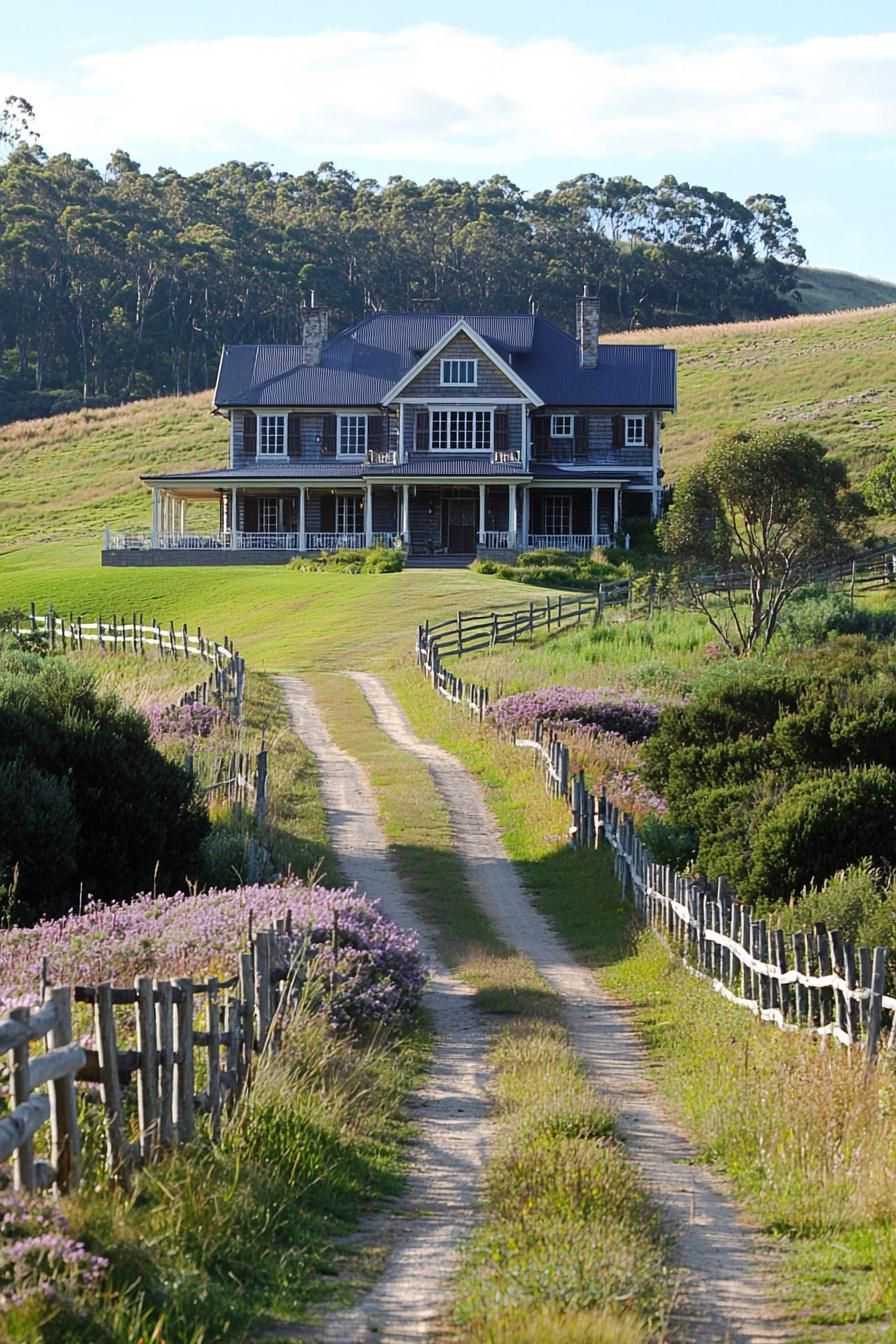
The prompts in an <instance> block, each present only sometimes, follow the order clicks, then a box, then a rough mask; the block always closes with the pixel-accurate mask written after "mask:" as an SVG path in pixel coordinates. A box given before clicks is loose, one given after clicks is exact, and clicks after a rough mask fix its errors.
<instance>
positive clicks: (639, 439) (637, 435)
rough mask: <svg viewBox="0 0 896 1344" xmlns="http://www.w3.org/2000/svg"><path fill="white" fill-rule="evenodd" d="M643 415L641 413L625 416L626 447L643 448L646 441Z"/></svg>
mask: <svg viewBox="0 0 896 1344" xmlns="http://www.w3.org/2000/svg"><path fill="white" fill-rule="evenodd" d="M644 421H645V417H644V416H643V415H627V416H626V417H625V446H626V448H643V447H644V445H645V444H646V442H647V431H646V429H645V426H644Z"/></svg>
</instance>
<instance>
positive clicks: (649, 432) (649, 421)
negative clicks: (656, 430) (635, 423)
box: [644, 415, 653, 448]
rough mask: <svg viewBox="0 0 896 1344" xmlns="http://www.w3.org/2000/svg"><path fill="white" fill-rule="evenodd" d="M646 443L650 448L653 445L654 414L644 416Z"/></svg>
mask: <svg viewBox="0 0 896 1344" xmlns="http://www.w3.org/2000/svg"><path fill="white" fill-rule="evenodd" d="M644 443H645V445H646V446H647V447H648V448H652V447H653V416H652V415H645V417H644Z"/></svg>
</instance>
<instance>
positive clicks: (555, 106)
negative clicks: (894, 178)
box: [0, 23, 896, 172]
mask: <svg viewBox="0 0 896 1344" xmlns="http://www.w3.org/2000/svg"><path fill="white" fill-rule="evenodd" d="M0 89H6V90H11V91H15V92H16V93H20V94H22V95H24V96H26V97H29V98H31V99H32V100H33V102H34V104H35V107H36V109H37V113H38V126H39V129H40V131H41V135H42V138H43V141H44V143H45V144H46V146H47V148H48V149H50V150H57V149H69V150H71V151H72V152H73V153H77V154H86V155H87V156H89V157H91V158H93V159H94V161H95V162H97V163H98V164H100V163H102V162H104V161H105V158H106V157H107V156H108V153H109V152H110V151H111V150H112V149H113V148H116V147H122V148H124V149H127V150H128V151H129V152H130V153H133V154H135V155H136V157H138V158H142V159H145V160H146V166H147V167H149V168H152V167H155V165H156V164H157V163H159V162H166V161H168V162H172V163H174V164H179V163H181V162H183V160H184V158H185V157H187V156H188V157H189V159H190V161H191V162H194V163H195V162H196V161H197V160H199V161H202V162H205V163H211V162H212V161H213V160H219V159H223V158H264V159H268V160H270V161H271V162H274V163H276V164H277V165H278V166H285V164H286V163H287V162H288V163H289V164H291V165H292V166H299V165H304V164H306V163H309V162H317V161H319V160H321V159H334V160H336V161H338V162H339V163H340V164H347V165H350V166H353V165H358V164H362V163H363V162H364V161H371V160H375V161H379V162H389V163H390V164H393V165H394V167H395V170H396V171H400V170H401V168H402V165H403V164H404V163H408V162H417V163H420V162H424V163H427V164H431V165H432V169H433V171H434V172H439V171H444V170H446V169H447V170H449V171H456V170H457V169H454V167H453V166H454V165H481V166H482V167H483V169H486V170H488V171H491V170H493V169H497V168H499V167H500V168H506V169H507V170H508V171H512V170H513V169H514V168H516V167H518V166H519V165H520V164H525V163H527V162H528V161H532V160H536V159H547V160H553V161H559V160H567V161H568V160H570V159H578V160H580V161H581V162H583V163H594V162H595V161H596V160H599V159H600V158H606V157H607V156H609V155H612V157H613V158H614V159H615V160H616V161H618V160H619V158H620V156H621V155H624V156H625V157H626V159H627V160H628V161H630V162H632V163H633V165H634V164H636V163H637V162H638V161H639V160H646V159H650V158H653V157H654V156H655V155H658V154H661V153H662V154H666V155H668V154H669V153H670V151H671V152H678V151H681V150H685V151H687V152H688V153H690V152H692V151H711V150H714V149H727V150H729V151H734V152H736V151H737V150H738V148H745V147H748V146H750V147H754V148H755V147H756V146H757V145H758V146H760V147H761V146H767V147H769V148H775V149H779V150H783V151H785V152H794V153H803V152H806V151H808V150H811V149H813V148H816V147H817V146H819V145H820V144H824V143H825V142H827V141H831V140H842V139H843V138H844V137H846V138H848V139H849V140H851V141H855V140H860V141H864V142H868V141H875V142H878V143H880V142H882V141H884V140H890V139H891V137H892V134H893V127H894V125H896V33H885V34H877V35H873V36H871V35H869V36H855V37H846V38H825V37H816V38H809V39H806V40H804V41H801V42H797V43H792V44H789V45H783V44H779V45H773V44H770V43H767V42H763V41H761V40H758V39H745V38H738V37H725V38H718V39H716V40H714V41H712V42H708V43H706V44H705V45H703V46H701V47H699V48H696V49H690V50H686V49H682V48H675V47H650V48H644V49H641V50H639V51H635V52H627V53H618V52H614V53H609V52H601V51H599V50H588V49H585V48H583V47H582V45H581V44H579V43H576V42H574V41H571V40H568V39H566V38H556V39H551V40H533V41H520V42H514V41H513V40H511V39H507V40H499V39H497V38H493V37H486V36H482V35H477V34H473V33H469V32H465V31H462V30H460V29H457V28H451V27H446V26H443V25H440V24H433V23H427V24H422V25H420V26H417V27H413V28H407V29H404V30H402V31H400V32H397V33H394V34H380V33H364V32H336V31H328V32H321V33H319V34H317V35H315V36H311V37H284V38H269V37H243V38H239V37H223V38H217V39H213V38H210V39H208V40H207V41H183V42H176V41H175V42H163V43H158V44H155V45H152V46H145V47H141V48H137V49H135V50H131V51H120V52H107V53H103V54H102V55H94V56H90V57H87V58H84V59H81V60H79V61H77V62H75V63H74V64H73V66H72V67H71V69H70V71H69V72H67V75H66V78H65V80H64V81H62V80H60V81H56V82H52V81H50V80H48V79H44V80H42V81H41V82H40V84H32V83H30V82H29V81H27V80H19V79H17V78H16V76H15V75H14V74H3V73H0Z"/></svg>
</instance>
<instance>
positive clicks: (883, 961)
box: [865, 947, 887, 1064]
mask: <svg viewBox="0 0 896 1344" xmlns="http://www.w3.org/2000/svg"><path fill="white" fill-rule="evenodd" d="M886 972H887V949H886V948H885V947H876V948H875V949H874V966H873V969H872V972H871V998H870V999H869V1000H868V1039H867V1041H866V1042H865V1059H866V1060H867V1062H868V1063H869V1064H873V1063H874V1062H875V1060H876V1058H877V1043H878V1040H879V1038H880V1021H881V1012H882V1009H883V1003H882V999H883V996H884V981H885V979H886Z"/></svg>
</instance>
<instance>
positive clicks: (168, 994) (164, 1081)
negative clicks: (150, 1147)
mask: <svg viewBox="0 0 896 1344" xmlns="http://www.w3.org/2000/svg"><path fill="white" fill-rule="evenodd" d="M155 999H156V1041H157V1052H158V1062H159V1146H160V1147H161V1148H174V1147H175V1146H176V1144H177V1130H176V1129H175V1128H174V1020H173V1013H172V1001H173V995H172V988H171V981H170V980H157V981H156V983H155Z"/></svg>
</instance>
